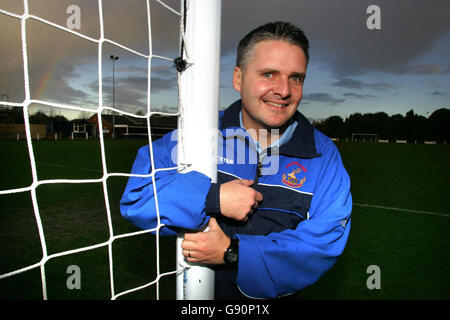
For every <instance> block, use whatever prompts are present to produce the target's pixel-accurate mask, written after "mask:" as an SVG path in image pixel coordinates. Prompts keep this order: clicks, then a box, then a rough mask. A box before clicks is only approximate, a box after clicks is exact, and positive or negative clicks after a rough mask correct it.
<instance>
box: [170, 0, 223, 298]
mask: <svg viewBox="0 0 450 320" xmlns="http://www.w3.org/2000/svg"><path fill="white" fill-rule="evenodd" d="M221 6H222V2H221V0H181V7H182V10H183V14H184V17H185V19H184V21H185V24H184V28H185V32H184V41H183V39H181V42H182V47H183V46H184V50H183V53H182V56H181V58H182V59H183V60H186V62H187V68H186V69H185V70H184V71H181V72H180V74H179V76H180V97H179V100H180V110H181V113H180V117H179V119H178V149H177V156H178V165H179V167H180V168H181V169H180V173H181V174H183V173H187V172H189V171H192V170H195V171H198V172H201V173H203V174H205V175H207V176H208V177H210V178H211V181H212V182H217V153H218V152H217V137H218V131H217V128H218V115H219V112H218V111H219V72H220V25H221V21H220V19H221V9H222V8H221ZM179 71H180V70H179ZM187 191H188V190H187ZM189 191H191V192H195V190H189ZM174 196H176V195H174ZM199 214H200V212H199ZM203 231H205V230H203ZM182 241H183V235H182V234H180V235H179V236H178V238H177V269H180V268H181V267H186V268H185V269H183V272H180V273H178V274H177V277H176V287H177V300H211V299H214V271H213V270H212V269H211V268H210V267H208V266H206V265H199V264H187V262H186V260H185V258H184V256H183V254H182V249H181V242H182Z"/></svg>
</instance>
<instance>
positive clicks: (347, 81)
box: [333, 78, 396, 91]
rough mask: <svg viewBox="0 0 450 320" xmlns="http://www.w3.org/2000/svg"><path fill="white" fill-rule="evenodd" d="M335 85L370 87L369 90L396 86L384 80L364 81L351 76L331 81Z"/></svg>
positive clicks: (357, 87) (350, 87) (355, 87)
mask: <svg viewBox="0 0 450 320" xmlns="http://www.w3.org/2000/svg"><path fill="white" fill-rule="evenodd" d="M333 85H334V86H336V87H342V88H347V89H359V90H363V89H371V90H382V91H384V90H389V89H394V88H396V86H395V85H393V84H390V83H385V82H375V83H366V82H363V81H360V80H355V79H351V78H343V79H340V80H338V81H336V82H334V83H333Z"/></svg>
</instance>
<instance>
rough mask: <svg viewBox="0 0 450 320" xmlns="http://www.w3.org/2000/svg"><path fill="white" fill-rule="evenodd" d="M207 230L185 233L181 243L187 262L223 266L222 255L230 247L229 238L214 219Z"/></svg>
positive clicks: (210, 221)
mask: <svg viewBox="0 0 450 320" xmlns="http://www.w3.org/2000/svg"><path fill="white" fill-rule="evenodd" d="M208 227H209V230H208V231H204V232H196V233H186V234H185V235H184V240H183V242H182V243H181V248H182V249H183V255H184V256H185V257H186V261H187V262H197V263H205V264H223V263H224V261H223V255H224V253H225V250H226V249H227V248H228V247H229V245H230V242H231V240H230V238H229V237H228V236H227V235H226V234H225V233H224V232H223V231H222V228H220V226H219V224H218V223H217V221H216V219H214V218H211V219H210V220H209V224H208Z"/></svg>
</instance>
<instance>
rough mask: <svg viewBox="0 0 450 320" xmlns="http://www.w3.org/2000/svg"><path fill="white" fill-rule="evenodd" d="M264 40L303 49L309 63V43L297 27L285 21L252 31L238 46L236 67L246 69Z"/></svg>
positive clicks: (271, 23) (268, 24)
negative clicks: (252, 55) (259, 44)
mask: <svg viewBox="0 0 450 320" xmlns="http://www.w3.org/2000/svg"><path fill="white" fill-rule="evenodd" d="M264 40H283V41H286V42H288V43H290V44H292V45H296V46H299V47H300V48H302V50H303V52H304V53H305V56H306V63H308V61H309V41H308V39H307V38H306V36H305V34H304V33H303V31H302V30H301V29H300V28H298V27H297V26H295V25H293V24H291V23H289V22H283V21H277V22H270V23H267V24H265V25H262V26H260V27H258V28H256V29H254V30H253V31H250V33H249V34H247V35H246V36H245V37H244V38H243V39H242V40H241V41H240V42H239V45H238V49H237V57H236V66H238V67H244V66H245V65H246V63H247V61H248V59H249V57H250V56H251V54H252V52H253V48H254V47H255V45H256V44H257V43H258V42H260V41H264Z"/></svg>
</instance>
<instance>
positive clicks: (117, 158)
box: [0, 139, 450, 300]
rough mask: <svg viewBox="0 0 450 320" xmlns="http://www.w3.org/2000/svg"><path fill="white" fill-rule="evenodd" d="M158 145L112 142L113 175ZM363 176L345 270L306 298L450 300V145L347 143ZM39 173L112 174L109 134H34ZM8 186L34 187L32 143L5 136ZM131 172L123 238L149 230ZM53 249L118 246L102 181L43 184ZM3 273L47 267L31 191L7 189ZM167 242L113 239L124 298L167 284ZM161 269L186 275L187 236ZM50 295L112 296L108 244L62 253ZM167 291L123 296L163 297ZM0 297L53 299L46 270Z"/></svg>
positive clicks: (115, 199) (349, 159)
mask: <svg viewBox="0 0 450 320" xmlns="http://www.w3.org/2000/svg"><path fill="white" fill-rule="evenodd" d="M144 144H146V140H134V139H133V140H106V141H105V152H106V160H107V168H108V172H123V173H128V172H129V171H130V168H131V165H132V163H133V160H134V157H135V155H136V151H137V149H138V148H139V147H140V146H142V145H144ZM338 147H339V149H340V151H341V154H342V158H343V161H344V164H345V166H346V168H347V170H348V172H349V174H350V176H351V180H352V194H353V201H354V208H353V212H352V226H351V233H350V238H349V242H348V245H347V247H346V250H345V251H344V254H343V255H342V256H341V257H340V259H339V260H338V262H337V263H336V265H335V266H334V267H333V268H332V269H331V270H330V271H329V272H328V273H327V274H325V275H324V276H323V277H322V278H321V279H320V280H319V281H318V283H316V284H315V285H313V286H311V287H309V288H306V289H304V290H302V291H301V292H299V293H298V294H296V295H295V298H298V299H449V298H450V276H449V272H448V268H449V265H450V248H449V244H450V216H449V214H450V203H449V200H448V196H449V195H450V183H449V182H450V148H449V147H448V146H446V145H412V144H381V143H380V144H374V143H350V142H340V143H338ZM33 149H34V152H35V160H36V168H37V175H38V178H39V180H47V179H100V178H101V177H102V175H103V173H102V161H101V154H100V144H99V141H98V140H88V141H85V140H74V141H33ZM0 152H1V155H2V156H1V159H0V177H1V178H0V190H6V189H13V188H21V187H27V186H29V185H30V184H31V182H32V175H31V170H30V164H29V159H28V150H27V145H26V143H25V142H24V141H0ZM126 180H127V178H124V177H110V178H108V180H107V191H108V196H109V197H108V203H109V206H110V208H111V221H112V230H113V234H114V235H120V234H124V233H128V232H133V231H138V230H137V229H136V228H135V227H133V226H132V225H130V224H129V223H128V222H127V221H125V220H124V219H123V218H122V217H121V216H120V212H119V208H118V203H119V200H120V197H121V195H122V192H123V189H124V187H125V184H126ZM36 195H37V199H38V206H39V213H40V216H41V219H42V225H43V231H44V234H45V242H46V247H47V251H48V254H49V255H52V254H57V253H59V252H63V251H66V250H72V249H76V248H80V247H84V246H90V245H94V244H97V243H104V242H106V241H108V239H109V237H110V234H109V229H108V219H107V215H106V205H105V199H104V193H103V185H102V183H101V182H92V183H86V184H67V183H58V184H43V185H40V186H39V187H37V189H36ZM0 208H1V211H0V226H1V227H0V257H1V258H0V275H2V274H5V273H8V272H11V271H13V270H17V269H20V268H23V267H25V266H28V265H32V264H35V263H38V262H39V261H40V260H41V259H42V249H41V245H40V240H39V236H38V230H37V225H36V219H35V216H34V210H33V207H32V201H31V193H30V192H21V193H15V194H6V195H0ZM155 248H156V241H155V239H154V237H153V236H149V235H146V234H144V235H139V236H135V237H131V238H120V239H116V240H115V241H114V242H113V244H112V253H113V270H114V287H115V292H116V293H119V292H122V291H125V290H128V289H131V288H134V287H137V286H140V285H143V284H145V283H148V282H150V281H152V280H154V279H155V277H156V274H157V268H156V254H155V252H156V249H155ZM160 251H161V259H160V273H164V272H167V271H173V270H175V240H174V239H173V238H161V243H160ZM71 265H77V266H79V267H80V270H81V289H80V290H77V289H74V290H69V289H68V288H67V285H66V281H67V279H68V278H69V276H70V274H68V273H67V267H68V266H71ZM371 265H376V266H378V267H379V268H380V283H381V289H373V290H369V289H368V287H367V285H366V281H367V279H368V278H369V276H370V275H371V274H368V273H367V268H368V267H369V266H371ZM45 274H46V280H47V281H46V283H47V292H48V298H49V299H54V300H58V299H110V298H111V290H110V276H109V260H108V247H107V246H103V247H101V248H99V249H95V250H92V251H85V252H81V253H76V254H72V255H67V256H62V257H57V258H53V259H50V260H48V261H47V262H46V264H45ZM174 284H175V277H174V276H173V275H171V276H167V277H163V278H162V279H161V280H160V283H159V287H160V298H161V299H174V298H175V285H174ZM155 292H156V286H150V287H148V288H146V289H143V290H140V291H138V292H135V293H132V294H129V295H124V296H122V297H120V299H154V298H155V297H156V294H155ZM0 299H42V286H41V274H40V269H39V268H34V269H32V270H29V271H27V272H24V273H21V274H18V275H15V276H13V277H8V278H5V279H1V280H0Z"/></svg>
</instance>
